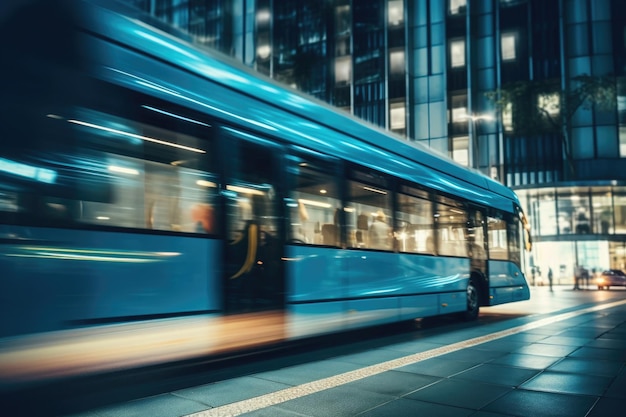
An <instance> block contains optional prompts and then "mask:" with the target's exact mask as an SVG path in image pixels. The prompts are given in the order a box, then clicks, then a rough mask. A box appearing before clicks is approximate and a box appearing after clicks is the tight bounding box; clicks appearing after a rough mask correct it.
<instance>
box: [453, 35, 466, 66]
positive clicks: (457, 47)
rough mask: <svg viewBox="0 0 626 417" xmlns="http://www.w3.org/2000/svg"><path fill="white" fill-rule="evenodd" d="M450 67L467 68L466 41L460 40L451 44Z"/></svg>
mask: <svg viewBox="0 0 626 417" xmlns="http://www.w3.org/2000/svg"><path fill="white" fill-rule="evenodd" d="M450 65H451V66H452V68H459V67H464V66H465V40H463V39H459V40H454V41H451V42H450Z"/></svg>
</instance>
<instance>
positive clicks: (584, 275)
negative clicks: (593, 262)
mask: <svg viewBox="0 0 626 417" xmlns="http://www.w3.org/2000/svg"><path fill="white" fill-rule="evenodd" d="M582 270H583V271H582V278H583V282H584V283H585V289H586V290H588V289H589V270H588V269H587V268H584V267H583V268H582Z"/></svg>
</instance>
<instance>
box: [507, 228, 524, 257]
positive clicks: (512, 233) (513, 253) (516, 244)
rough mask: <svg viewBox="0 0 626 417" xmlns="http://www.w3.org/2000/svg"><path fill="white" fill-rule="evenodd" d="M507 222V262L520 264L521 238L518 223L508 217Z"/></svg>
mask: <svg viewBox="0 0 626 417" xmlns="http://www.w3.org/2000/svg"><path fill="white" fill-rule="evenodd" d="M509 220H510V221H508V222H507V226H508V238H509V260H510V261H512V262H515V263H516V264H518V265H519V264H520V262H521V259H520V252H521V245H520V242H521V236H520V232H519V231H520V221H519V220H518V219H517V218H515V217H513V216H510V217H509Z"/></svg>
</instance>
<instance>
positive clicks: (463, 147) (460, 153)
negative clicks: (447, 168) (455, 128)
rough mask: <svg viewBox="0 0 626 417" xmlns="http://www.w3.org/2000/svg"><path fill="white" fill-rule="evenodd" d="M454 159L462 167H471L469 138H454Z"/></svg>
mask: <svg viewBox="0 0 626 417" xmlns="http://www.w3.org/2000/svg"><path fill="white" fill-rule="evenodd" d="M452 159H454V160H455V161H456V162H458V163H459V164H461V165H464V166H469V137H467V136H462V137H458V138H452Z"/></svg>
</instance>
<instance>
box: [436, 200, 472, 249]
mask: <svg viewBox="0 0 626 417" xmlns="http://www.w3.org/2000/svg"><path fill="white" fill-rule="evenodd" d="M446 200H448V199H446ZM450 203H451V204H445V203H438V204H437V212H436V213H435V217H436V219H437V236H438V246H439V247H438V253H439V254H440V255H449V256H467V236H466V231H467V211H466V210H465V209H463V208H462V207H459V205H452V204H454V203H453V202H452V201H450Z"/></svg>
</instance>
